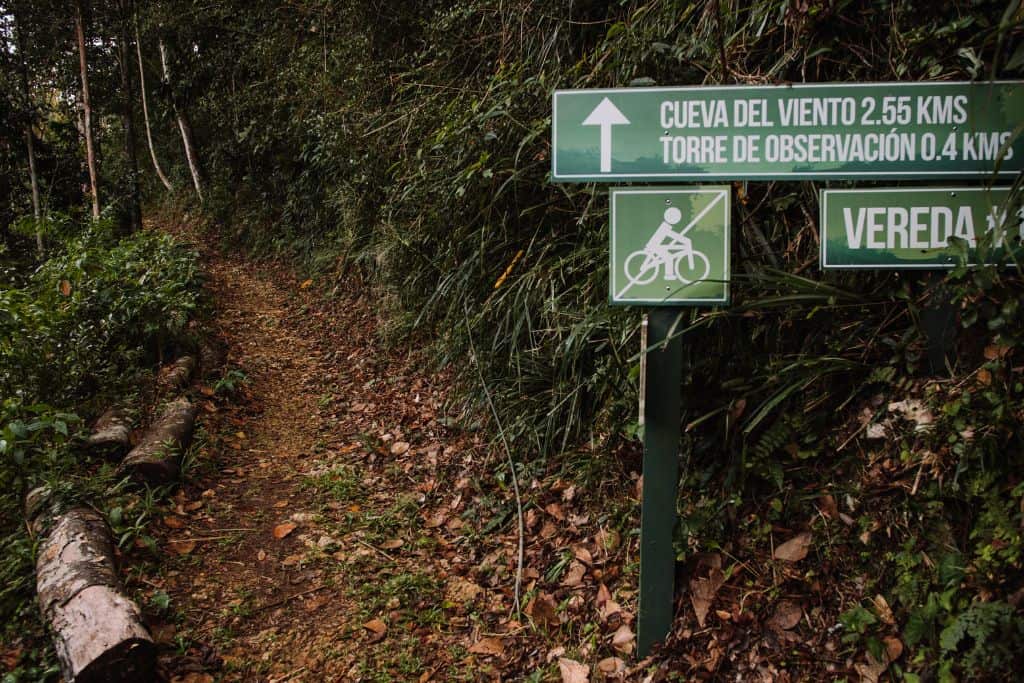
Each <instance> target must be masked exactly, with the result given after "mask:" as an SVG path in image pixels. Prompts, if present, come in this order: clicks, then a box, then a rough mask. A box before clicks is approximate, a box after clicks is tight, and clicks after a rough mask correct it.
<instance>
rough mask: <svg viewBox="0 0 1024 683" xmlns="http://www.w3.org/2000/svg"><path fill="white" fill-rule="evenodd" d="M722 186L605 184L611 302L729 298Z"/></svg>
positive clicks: (727, 207)
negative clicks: (608, 205)
mask: <svg viewBox="0 0 1024 683" xmlns="http://www.w3.org/2000/svg"><path fill="white" fill-rule="evenodd" d="M729 196H730V188H729V187H728V186H705V187H701V186H693V187H646V188H636V187H614V188H612V189H611V249H610V257H611V260H610V266H611V291H610V294H609V300H610V302H611V303H612V304H622V305H628V304H645V305H648V306H680V305H699V304H725V303H728V302H729V216H730V213H731V211H730V201H729Z"/></svg>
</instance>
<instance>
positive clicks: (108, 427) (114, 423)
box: [85, 408, 132, 461]
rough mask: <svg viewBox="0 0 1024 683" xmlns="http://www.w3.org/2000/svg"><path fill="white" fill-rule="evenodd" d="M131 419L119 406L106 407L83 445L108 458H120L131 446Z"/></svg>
mask: <svg viewBox="0 0 1024 683" xmlns="http://www.w3.org/2000/svg"><path fill="white" fill-rule="evenodd" d="M131 433H132V421H131V419H130V418H129V417H128V414H127V413H126V412H125V411H124V410H122V409H121V408H108V409H107V410H106V411H104V413H103V414H102V415H100V419H98V420H96V424H95V425H94V426H93V428H92V434H90V435H89V438H88V439H86V441H85V445H86V446H87V447H88V448H89V450H90V451H92V452H93V453H96V454H98V455H102V456H103V457H105V458H107V459H109V460H115V461H116V460H120V459H121V458H123V457H124V454H125V453H127V452H128V450H129V449H130V448H131V438H130V437H131Z"/></svg>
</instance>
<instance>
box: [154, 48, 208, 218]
mask: <svg viewBox="0 0 1024 683" xmlns="http://www.w3.org/2000/svg"><path fill="white" fill-rule="evenodd" d="M159 47H160V65H161V66H162V67H163V72H164V85H166V86H167V88H168V89H169V90H170V92H171V105H172V106H173V107H174V114H175V116H176V117H177V118H178V130H180V131H181V142H182V144H184V145H185V158H186V159H187V160H188V170H189V172H190V173H191V174H192V184H193V185H194V186H195V188H196V195H197V196H198V197H199V201H200V202H202V201H203V182H202V174H201V173H200V171H199V153H198V151H197V150H196V147H195V139H194V138H193V136H192V124H191V123H190V122H189V120H188V114H187V113H186V112H185V107H184V105H183V104H180V103H179V102H178V96H177V95H176V94H175V93H174V87H173V84H172V82H171V70H170V67H169V66H168V64H167V45H166V43H164V39H163V38H161V39H160V41H159Z"/></svg>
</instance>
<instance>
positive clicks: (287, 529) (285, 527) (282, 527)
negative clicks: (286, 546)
mask: <svg viewBox="0 0 1024 683" xmlns="http://www.w3.org/2000/svg"><path fill="white" fill-rule="evenodd" d="M296 526H298V525H296V524H294V523H292V522H285V523H284V524H278V525H277V526H275V527H274V538H276V539H277V540H279V541H280V540H281V539H282V538H284V537H285V536H287V535H288V534H290V533H291V532H293V531H295V528H296Z"/></svg>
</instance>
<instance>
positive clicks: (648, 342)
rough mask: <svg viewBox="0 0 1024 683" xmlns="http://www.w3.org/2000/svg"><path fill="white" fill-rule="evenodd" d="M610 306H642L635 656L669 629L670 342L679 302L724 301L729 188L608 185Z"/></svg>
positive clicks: (673, 474) (673, 461) (674, 352)
mask: <svg viewBox="0 0 1024 683" xmlns="http://www.w3.org/2000/svg"><path fill="white" fill-rule="evenodd" d="M609 194H610V200H609V208H610V219H611V220H610V224H611V225H610V230H609V239H610V248H609V266H610V272H611V278H610V282H609V287H610V289H609V294H608V298H609V301H610V303H612V304H613V305H643V306H649V307H651V309H650V312H649V313H648V322H647V328H646V329H647V333H646V335H645V341H644V350H643V352H644V354H645V355H644V361H643V363H642V367H643V389H642V392H643V396H642V398H643V408H642V414H643V415H642V416H643V424H644V439H643V440H644V462H643V475H644V479H643V499H642V503H641V513H640V609H639V615H638V619H637V652H638V654H639V655H640V656H641V657H644V656H646V655H647V654H648V653H649V652H650V649H651V646H652V645H653V644H654V643H656V642H658V641H660V640H663V639H664V638H665V636H666V635H668V633H669V631H670V630H671V627H672V616H673V604H674V601H673V596H674V592H675V586H674V584H675V580H674V579H675V560H676V555H675V549H674V548H673V544H672V533H673V529H674V527H675V519H676V488H677V485H678V478H679V465H678V462H679V436H680V434H679V420H680V414H679V403H680V394H679V392H680V386H681V383H682V342H681V341H680V339H679V337H678V336H676V337H675V338H672V332H673V326H674V325H675V324H676V321H677V320H678V319H679V316H680V314H681V312H682V310H683V309H682V308H681V307H682V306H700V305H715V304H727V303H728V302H729V277H730V274H729V223H730V215H731V211H730V197H731V192H730V188H729V187H728V186H727V185H715V186H699V185H694V186H684V187H614V188H612V189H611V191H610V193H609Z"/></svg>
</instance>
